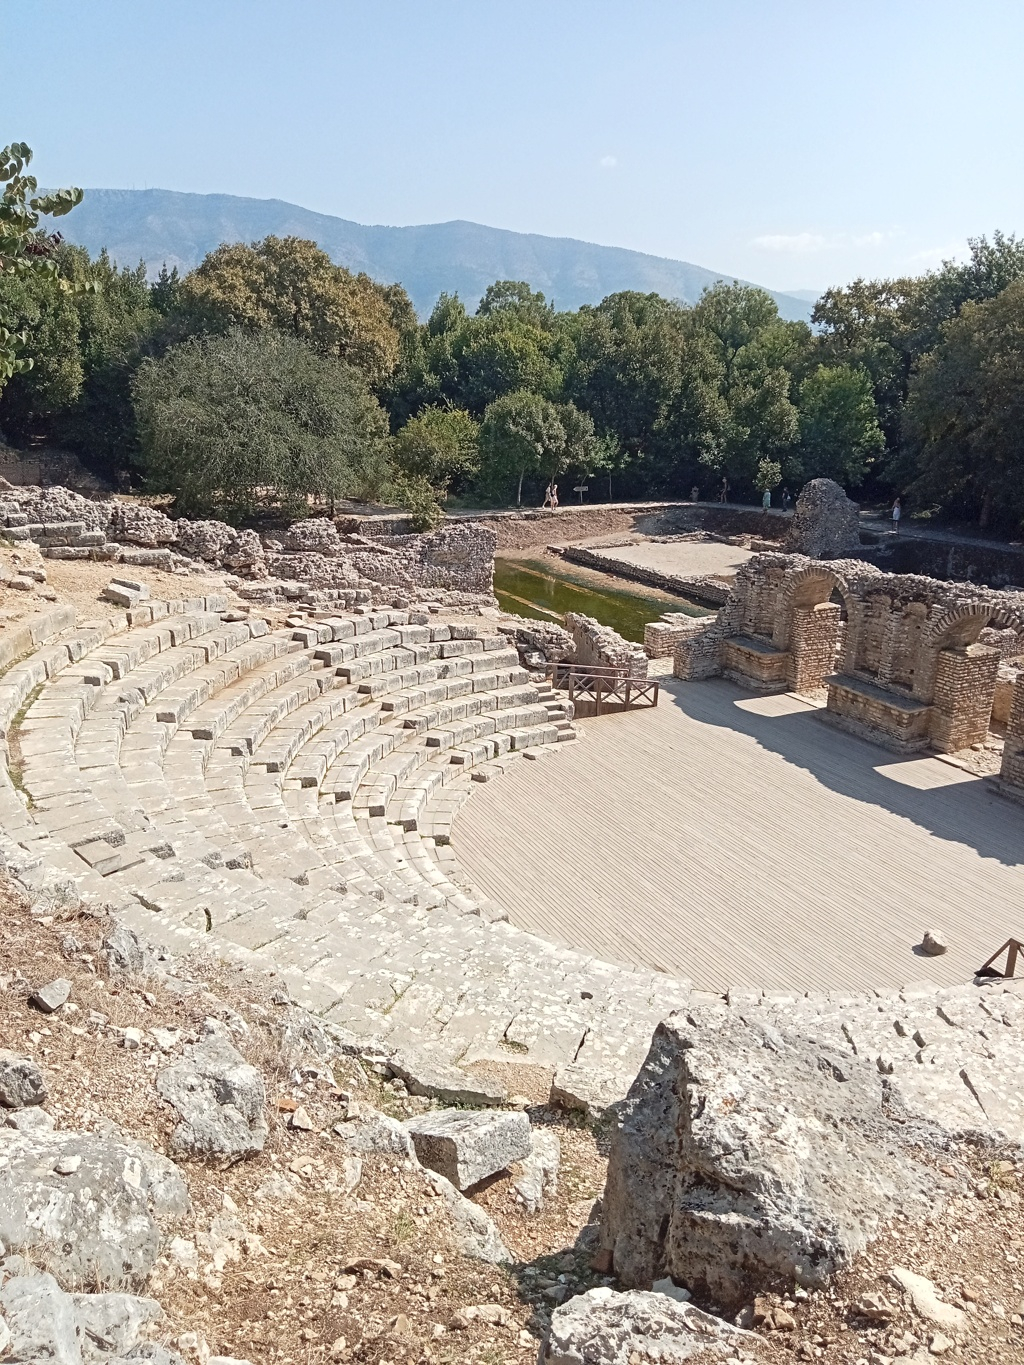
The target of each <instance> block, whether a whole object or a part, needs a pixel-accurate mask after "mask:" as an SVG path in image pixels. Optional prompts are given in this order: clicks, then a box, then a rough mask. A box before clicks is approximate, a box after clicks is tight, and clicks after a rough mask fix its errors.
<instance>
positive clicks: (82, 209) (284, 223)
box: [60, 189, 812, 319]
mask: <svg viewBox="0 0 1024 1365" xmlns="http://www.w3.org/2000/svg"><path fill="white" fill-rule="evenodd" d="M60 228H61V231H62V233H63V234H64V236H65V238H66V239H67V240H68V241H70V242H73V243H75V244H77V245H79V246H84V247H87V248H88V249H89V251H90V252H91V253H92V254H94V255H95V254H96V253H97V252H99V251H100V250H101V248H103V247H106V248H107V250H108V251H109V252H110V255H111V256H112V257H113V258H114V260H116V261H117V262H118V264H120V265H131V266H134V265H137V264H138V262H139V261H140V260H141V261H145V263H146V266H147V269H148V271H149V274H150V275H151V276H155V275H156V274H157V273H158V272H159V270H160V267H161V266H162V265H167V267H168V268H170V267H171V266H177V268H178V270H179V271H182V272H185V271H188V270H191V269H192V268H193V266H196V265H198V264H199V262H200V261H201V260H202V259H203V257H204V256H205V255H206V253H207V252H208V251H212V250H213V249H214V248H215V247H217V246H219V245H220V243H221V242H253V241H256V240H258V239H259V238H261V237H266V236H268V235H269V234H274V235H275V236H278V237H285V236H296V237H306V238H311V239H312V240H313V241H315V242H317V243H319V245H320V246H321V247H322V249H323V250H324V251H326V252H327V254H328V255H329V256H330V257H331V259H332V260H333V261H334V262H335V263H336V264H338V265H344V266H346V267H347V268H348V269H349V270H354V271H360V270H363V271H365V272H366V273H367V274H368V275H369V276H371V278H373V279H375V280H378V281H380V282H381V283H382V284H390V283H392V282H393V281H396V280H397V281H399V282H400V283H401V284H403V285H404V286H405V288H406V290H407V291H408V293H409V296H410V298H411V299H412V302H413V305H414V307H415V308H416V311H417V313H419V315H420V316H421V317H426V316H427V315H428V314H429V312H430V310H431V308H432V307H433V306H434V303H435V302H436V301H437V297H438V295H439V294H441V293H442V292H447V293H449V294H454V293H457V294H458V295H459V297H460V298H461V299H462V300H463V302H464V303H465V304H466V305H467V307H469V308H471V309H472V308H475V307H476V304H477V303H478V301H479V299H480V297H481V295H482V294H483V292H484V290H485V289H486V288H487V286H488V285H489V284H491V283H492V282H493V281H494V280H527V281H528V282H529V284H530V285H531V286H532V287H533V288H534V289H540V290H542V291H543V292H544V294H545V295H546V296H547V298H548V300H549V301H553V302H554V304H555V306H556V307H557V308H559V309H575V308H579V307H580V305H581V304H585V303H591V304H593V303H599V302H600V300H601V299H603V298H604V297H605V296H606V295H608V294H614V293H616V292H617V291H619V290H623V289H635V290H640V291H642V292H644V293H650V292H655V293H658V294H662V295H664V296H665V297H666V298H672V299H679V300H682V301H683V302H685V303H695V302H696V301H697V299H699V298H700V294H701V291H702V290H703V289H704V288H705V287H707V286H708V285H712V284H714V283H715V282H716V281H718V280H722V279H730V278H731V276H729V275H727V274H722V273H720V272H718V271H714V270H706V269H705V268H704V267H703V266H699V265H691V264H689V262H687V261H674V260H670V259H669V258H667V257H663V256H648V255H646V254H645V253H644V252H641V251H627V250H626V249H625V248H623V247H614V246H598V245H596V244H595V243H593V242H581V241H577V240H575V239H574V238H572V237H542V236H540V235H539V234H537V233H527V232H508V231H506V230H505V229H503V228H492V227H484V226H483V225H482V224H480V223H468V222H463V221H461V220H457V221H455V222H450V223H428V224H425V225H423V226H420V227H383V226H367V225H365V224H363V223H353V222H350V221H349V220H348V219H346V218H335V217H332V216H331V215H330V214H325V213H313V212H312V211H311V210H310V209H304V208H300V207H299V206H298V205H297V204H288V203H286V202H285V201H284V200H282V199H247V198H243V197H240V196H237V195H231V194H184V193H181V192H179V191H176V190H157V189H153V190H104V189H94V190H87V191H86V193H85V199H84V201H83V202H82V204H81V205H79V207H78V208H76V209H75V211H74V213H72V214H70V215H69V216H68V217H67V218H65V219H63V220H62V221H61V223H60ZM745 283H749V282H748V281H745ZM768 292H769V293H771V294H772V297H773V298H774V299H775V301H776V303H777V304H778V306H779V312H780V313H781V314H782V316H783V317H784V318H790V319H807V318H809V316H810V310H811V302H812V300H810V299H808V298H807V297H801V296H800V295H799V294H795V293H794V294H784V293H778V292H776V291H774V290H769V291H768ZM806 292H808V291H800V293H801V294H804V293H806Z"/></svg>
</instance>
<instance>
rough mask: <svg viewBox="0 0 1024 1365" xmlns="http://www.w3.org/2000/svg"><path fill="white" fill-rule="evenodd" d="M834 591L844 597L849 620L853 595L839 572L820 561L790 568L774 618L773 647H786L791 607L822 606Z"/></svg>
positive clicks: (790, 626)
mask: <svg viewBox="0 0 1024 1365" xmlns="http://www.w3.org/2000/svg"><path fill="white" fill-rule="evenodd" d="M834 592H838V593H839V595H840V597H841V598H842V599H843V607H844V609H845V611H846V615H847V619H848V620H849V619H852V616H853V611H854V606H855V602H856V595H855V593H854V592H853V589H852V588H851V586H850V584H849V582H848V580H847V579H846V577H845V576H844V575H843V574H842V573H839V572H837V571H836V570H835V569H834V568H832V567H829V566H827V565H825V564H823V563H821V562H820V561H819V562H814V563H810V564H804V565H802V566H801V567H800V568H799V569H794V570H792V572H791V573H789V574H788V575H787V577H786V582H785V585H784V587H783V591H782V593H781V594H780V608H781V610H780V611H779V613H778V615H777V617H776V621H775V630H774V633H773V635H772V644H773V645H774V646H775V647H776V649H788V648H789V640H790V631H791V629H792V624H793V611H794V609H796V608H807V607H817V606H821V605H822V603H824V602H827V601H828V600H829V599H830V598H831V596H832V594H833V593H834Z"/></svg>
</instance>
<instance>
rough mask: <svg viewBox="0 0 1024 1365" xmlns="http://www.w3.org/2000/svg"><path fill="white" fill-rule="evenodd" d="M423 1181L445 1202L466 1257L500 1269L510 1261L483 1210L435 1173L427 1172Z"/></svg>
mask: <svg viewBox="0 0 1024 1365" xmlns="http://www.w3.org/2000/svg"><path fill="white" fill-rule="evenodd" d="M423 1178H424V1180H426V1182H427V1184H428V1185H429V1186H430V1187H431V1188H432V1189H433V1191H434V1193H435V1194H437V1195H440V1197H441V1198H442V1199H443V1200H444V1202H445V1206H446V1207H447V1210H448V1216H449V1218H450V1219H451V1224H452V1231H453V1233H454V1235H455V1241H456V1243H457V1245H458V1248H459V1250H460V1251H461V1252H462V1254H463V1256H468V1257H469V1258H470V1259H471V1260H474V1261H490V1262H491V1263H492V1264H494V1265H497V1264H500V1263H501V1262H503V1261H511V1260H512V1259H513V1258H512V1253H511V1252H510V1251H509V1249H508V1247H506V1245H505V1243H504V1242H503V1241H502V1240H501V1233H500V1232H499V1231H498V1229H497V1227H496V1226H495V1224H494V1222H493V1221H492V1219H491V1218H490V1216H489V1215H488V1214H486V1213H485V1212H484V1210H483V1209H481V1208H479V1207H478V1206H477V1205H476V1204H474V1203H473V1202H472V1201H471V1200H469V1199H467V1198H466V1197H465V1195H462V1194H460V1193H459V1191H458V1190H457V1189H456V1188H455V1186H454V1185H453V1184H452V1183H451V1181H450V1180H445V1178H444V1176H443V1175H438V1174H437V1172H436V1171H426V1170H425V1171H424V1172H423Z"/></svg>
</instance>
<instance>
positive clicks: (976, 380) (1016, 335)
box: [905, 280, 1024, 527]
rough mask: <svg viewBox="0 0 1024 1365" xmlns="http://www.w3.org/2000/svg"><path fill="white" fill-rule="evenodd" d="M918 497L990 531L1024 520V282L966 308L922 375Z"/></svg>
mask: <svg viewBox="0 0 1024 1365" xmlns="http://www.w3.org/2000/svg"><path fill="white" fill-rule="evenodd" d="M905 425H906V431H907V435H908V438H909V439H910V441H911V442H912V443H913V448H914V451H915V453H916V456H917V467H918V473H919V477H918V480H917V484H916V490H915V491H916V492H918V493H919V494H920V495H923V496H926V497H928V498H932V499H935V500H936V501H939V502H944V503H946V504H947V505H949V506H951V507H952V508H953V509H954V510H955V511H957V512H958V513H959V514H961V515H966V516H970V517H977V518H978V519H979V520H980V522H981V524H982V526H987V525H988V524H989V522H990V521H991V520H992V519H993V518H994V519H996V520H998V521H999V522H1001V523H1002V524H1004V525H1009V526H1017V527H1019V526H1020V525H1021V524H1022V522H1024V280H1017V281H1015V282H1014V283H1013V284H1010V285H1009V286H1008V287H1007V288H1006V289H1004V290H1003V291H1002V292H1001V293H999V294H998V295H997V296H996V297H995V298H991V299H988V300H986V301H985V302H982V303H973V302H971V303H966V304H965V305H964V306H963V308H962V309H961V311H960V313H959V316H957V317H956V318H954V319H953V320H952V321H950V322H948V323H947V324H946V325H945V327H944V328H943V332H942V340H941V341H940V343H939V345H938V346H937V347H936V348H935V350H933V351H931V352H929V353H928V354H927V355H926V356H925V357H924V358H923V359H922V361H921V364H920V367H919V369H918V371H917V373H916V374H915V375H914V377H913V379H912V381H911V385H910V394H909V400H908V404H907V412H906V423H905Z"/></svg>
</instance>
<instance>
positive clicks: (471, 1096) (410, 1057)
mask: <svg viewBox="0 0 1024 1365" xmlns="http://www.w3.org/2000/svg"><path fill="white" fill-rule="evenodd" d="M388 1066H389V1067H390V1069H391V1071H392V1072H393V1073H394V1074H395V1075H396V1076H397V1077H399V1079H400V1080H402V1081H404V1082H405V1085H406V1089H407V1090H408V1091H409V1093H410V1095H428V1096H430V1098H431V1099H435V1100H440V1101H441V1103H442V1104H475V1105H494V1104H502V1103H503V1102H504V1101H505V1100H506V1099H507V1098H508V1092H507V1091H506V1090H505V1088H504V1086H501V1085H496V1084H495V1083H494V1082H493V1081H488V1080H484V1079H483V1078H481V1077H479V1076H470V1075H469V1073H468V1072H465V1071H462V1070H461V1069H460V1068H459V1067H456V1066H451V1065H450V1064H448V1063H446V1062H444V1061H441V1060H440V1059H439V1058H437V1057H434V1056H432V1054H431V1053H429V1052H428V1051H426V1049H425V1048H418V1047H400V1048H399V1049H398V1051H397V1052H396V1053H395V1054H394V1056H393V1057H391V1058H390V1059H389V1061H388Z"/></svg>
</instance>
